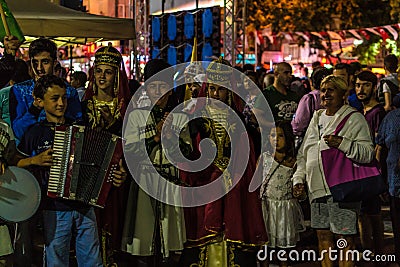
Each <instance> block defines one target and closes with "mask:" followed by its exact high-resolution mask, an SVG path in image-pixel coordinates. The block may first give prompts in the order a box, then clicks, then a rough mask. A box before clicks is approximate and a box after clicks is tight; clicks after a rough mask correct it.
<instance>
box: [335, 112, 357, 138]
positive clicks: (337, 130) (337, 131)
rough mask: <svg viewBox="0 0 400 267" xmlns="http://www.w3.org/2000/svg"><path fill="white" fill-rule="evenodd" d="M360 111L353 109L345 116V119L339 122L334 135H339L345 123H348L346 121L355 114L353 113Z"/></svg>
mask: <svg viewBox="0 0 400 267" xmlns="http://www.w3.org/2000/svg"><path fill="white" fill-rule="evenodd" d="M356 112H358V111H352V112H350V113H349V114H347V115H346V117H344V118H343V120H342V121H341V122H340V123H339V125H338V126H337V127H336V130H335V132H334V135H337V134H338V133H339V132H340V131H341V130H342V129H343V127H344V125H345V124H346V122H347V121H348V119H349V118H350V116H351V115H353V113H356Z"/></svg>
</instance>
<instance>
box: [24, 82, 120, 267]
mask: <svg viewBox="0 0 400 267" xmlns="http://www.w3.org/2000/svg"><path fill="white" fill-rule="evenodd" d="M33 95H34V98H35V102H36V103H37V104H38V105H39V106H40V107H41V108H43V109H44V111H45V113H46V119H45V120H44V121H41V122H38V123H36V124H35V125H34V126H32V127H31V128H30V129H29V130H28V131H27V132H26V133H25V135H24V136H23V138H22V140H21V143H20V144H19V145H18V150H19V151H20V152H21V153H22V154H23V155H24V156H26V157H27V158H23V159H21V160H19V162H18V164H17V166H18V167H23V168H28V169H29V170H30V171H31V172H32V173H33V174H34V175H35V177H36V178H37V179H38V180H39V183H40V184H41V187H42V196H43V198H42V203H41V208H42V210H43V228H44V241H45V261H46V266H57V267H58V266H68V264H69V250H70V241H71V237H72V235H74V236H75V239H76V247H75V249H76V258H77V261H78V265H79V266H90V267H91V266H103V264H102V261H101V257H100V243H99V238H98V231H97V225H96V216H95V213H94V209H93V207H91V206H89V205H85V204H83V203H81V202H76V201H72V200H65V199H54V198H49V197H47V185H48V180H49V174H50V172H49V171H50V166H51V165H52V162H53V158H52V149H51V147H52V144H53V140H54V129H55V126H57V125H71V124H72V123H73V121H69V120H68V119H66V118H65V116H64V114H65V110H66V108H67V96H66V85H65V82H64V81H63V80H62V79H61V78H59V77H56V76H54V75H45V76H43V77H41V78H40V79H39V80H38V81H37V82H36V83H35V87H34V90H33ZM125 177H126V173H125V171H124V170H123V169H120V170H118V171H116V173H115V174H114V180H113V181H114V185H117V186H118V184H119V182H120V181H121V180H123V179H124V178H125Z"/></svg>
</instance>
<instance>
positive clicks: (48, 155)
mask: <svg viewBox="0 0 400 267" xmlns="http://www.w3.org/2000/svg"><path fill="white" fill-rule="evenodd" d="M52 164H53V149H51V148H49V149H47V150H46V151H43V152H42V153H40V154H39V155H37V156H34V157H32V158H31V165H37V166H45V167H50V166H51V165H52Z"/></svg>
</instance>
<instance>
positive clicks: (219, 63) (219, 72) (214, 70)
mask: <svg viewBox="0 0 400 267" xmlns="http://www.w3.org/2000/svg"><path fill="white" fill-rule="evenodd" d="M206 73H207V82H209V83H213V82H215V83H224V84H230V83H231V80H232V73H233V71H232V67H231V65H230V64H229V62H228V61H226V60H225V59H223V58H222V57H219V59H217V60H214V61H212V62H211V63H210V65H209V66H208V68H207V71H206Z"/></svg>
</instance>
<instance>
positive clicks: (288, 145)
mask: <svg viewBox="0 0 400 267" xmlns="http://www.w3.org/2000/svg"><path fill="white" fill-rule="evenodd" d="M275 128H281V129H282V130H283V134H284V136H285V152H286V155H287V156H289V157H292V158H294V157H296V150H295V136H294V134H293V128H292V124H291V123H290V121H283V120H282V121H276V122H275Z"/></svg>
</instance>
